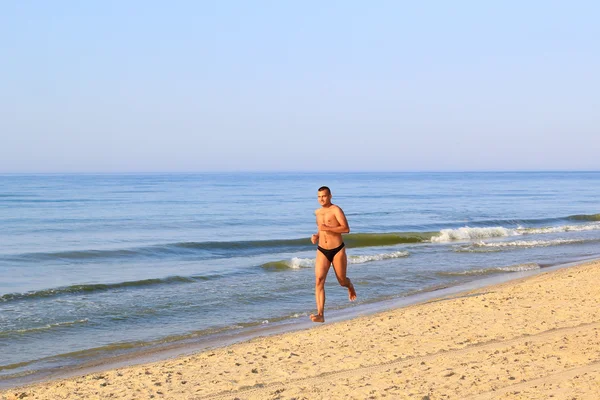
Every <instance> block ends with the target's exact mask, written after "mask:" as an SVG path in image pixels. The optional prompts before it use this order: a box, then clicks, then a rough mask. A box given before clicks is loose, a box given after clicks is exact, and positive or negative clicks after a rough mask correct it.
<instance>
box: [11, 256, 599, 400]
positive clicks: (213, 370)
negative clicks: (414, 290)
mask: <svg viewBox="0 0 600 400" xmlns="http://www.w3.org/2000/svg"><path fill="white" fill-rule="evenodd" d="M359 295H360V293H359ZM599 334H600V262H597V261H596V262H591V263H587V264H582V265H579V266H575V267H569V268H564V269H560V270H556V271H551V272H545V273H541V274H539V275H535V276H533V277H530V278H525V279H521V280H516V281H511V282H508V283H504V284H500V285H496V286H490V287H486V288H483V289H478V290H474V291H470V292H466V293H461V294H459V295H454V296H452V297H448V298H441V299H436V300H431V301H428V302H426V303H422V304H418V305H413V306H410V307H406V308H400V309H395V310H391V311H386V312H382V313H378V314H374V315H369V316H363V317H359V318H355V319H352V320H349V321H343V322H337V323H330V324H327V323H326V324H322V325H316V326H315V327H314V328H311V329H307V330H304V331H297V332H291V333H286V334H281V335H276V336H270V337H262V338H256V339H253V340H251V341H248V342H245V343H239V344H235V345H231V346H227V347H224V348H219V349H214V350H209V351H204V352H201V353H198V354H195V355H192V356H183V357H179V358H176V359H170V360H164V361H160V362H154V363H150V364H144V365H138V366H131V367H124V368H118V369H113V370H109V371H105V372H101V373H94V374H89V375H85V376H79V377H73V378H68V379H63V380H57V381H50V382H44V383H40V384H35V385H31V386H26V387H21V388H16V389H11V390H6V391H3V392H0V399H3V400H4V399H15V398H18V399H22V398H25V399H152V398H154V399H261V400H262V399H381V398H388V399H418V400H425V399H429V400H435V399H461V400H463V399H527V400H532V399H549V398H553V399H578V400H579V399H593V400H597V399H600V336H599Z"/></svg>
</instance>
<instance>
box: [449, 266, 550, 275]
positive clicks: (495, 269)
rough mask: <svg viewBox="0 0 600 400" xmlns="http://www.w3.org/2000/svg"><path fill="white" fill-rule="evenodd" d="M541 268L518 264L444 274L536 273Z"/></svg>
mask: <svg viewBox="0 0 600 400" xmlns="http://www.w3.org/2000/svg"><path fill="white" fill-rule="evenodd" d="M540 268H541V267H540V266H539V265H538V264H536V263H524V264H516V265H509V266H506V267H493V268H481V269H471V270H468V271H462V272H448V273H443V275H468V276H471V275H488V274H494V273H499V272H523V271H534V270H537V269H540Z"/></svg>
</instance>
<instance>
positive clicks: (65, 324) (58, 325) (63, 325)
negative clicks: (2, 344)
mask: <svg viewBox="0 0 600 400" xmlns="http://www.w3.org/2000/svg"><path fill="white" fill-rule="evenodd" d="M87 322H88V319H87V318H85V319H80V320H77V321H66V322H55V323H53V324H47V325H44V326H38V327H34V328H28V329H15V330H11V331H1V332H0V337H6V336H12V335H15V334H17V335H24V334H28V333H34V332H44V331H50V330H54V329H60V328H66V327H70V326H74V325H81V324H86V323H87Z"/></svg>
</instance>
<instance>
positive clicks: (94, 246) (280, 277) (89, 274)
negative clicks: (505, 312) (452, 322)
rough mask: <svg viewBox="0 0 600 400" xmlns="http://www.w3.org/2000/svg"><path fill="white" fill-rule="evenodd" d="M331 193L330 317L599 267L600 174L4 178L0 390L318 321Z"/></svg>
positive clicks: (0, 200)
mask: <svg viewBox="0 0 600 400" xmlns="http://www.w3.org/2000/svg"><path fill="white" fill-rule="evenodd" d="M322 185H328V186H330V187H331V189H332V193H333V200H332V201H333V203H335V204H338V205H339V206H341V207H342V208H343V210H344V211H345V213H346V216H347V218H348V221H349V224H350V228H351V233H350V234H348V235H345V237H344V239H345V242H346V244H347V246H348V250H347V251H348V255H349V267H348V274H349V276H350V277H351V278H352V280H353V282H354V284H355V286H356V289H357V292H358V300H357V301H356V302H354V303H350V302H348V299H347V291H346V290H345V289H344V288H341V287H339V286H338V285H337V282H336V279H335V277H334V276H333V272H332V271H331V272H330V276H329V279H328V282H327V286H326V290H327V304H326V315H327V313H328V312H344V310H351V309H358V310H360V307H364V306H366V305H367V304H369V305H372V304H374V303H378V302H383V301H387V300H389V299H394V298H402V297H406V296H411V295H413V294H415V293H419V292H423V291H427V290H432V289H435V288H439V287H447V286H452V285H458V284H461V283H464V282H467V281H470V280H475V279H479V278H481V277H484V276H492V275H508V274H513V275H514V276H518V275H519V273H521V272H522V271H532V270H539V269H541V268H544V267H547V266H551V265H557V264H562V263H568V262H573V261H578V260H583V259H590V258H600V246H599V244H600V214H599V213H600V207H599V204H598V199H599V198H600V173H599V172H540V173H531V172H506V173H492V172H490V173H335V174H331V173H330V174H312V173H311V174H300V173H297V174H292V173H285V174H284V173H280V174H268V173H239V174H225V173H222V174H141V175H140V174H138V175H133V174H131V175H130V174H111V175H0V383H1V382H2V381H3V380H4V381H5V382H6V381H9V380H11V379H14V378H15V377H22V376H27V375H29V374H36V373H39V372H40V371H52V370H56V369H57V368H62V367H65V366H73V365H78V364H81V363H84V362H86V361H89V360H92V359H97V358H102V357H108V356H111V355H115V354H122V353H127V352H130V351H136V350H139V349H143V348H153V347H156V348H159V347H160V346H163V345H166V344H173V343H180V342H185V341H199V340H202V339H203V338H205V337H212V338H215V337H216V338H218V337H220V336H221V335H223V336H225V335H228V334H231V333H232V332H243V331H244V330H251V329H255V328H256V327H259V326H264V325H266V324H267V325H268V324H282V323H285V324H290V325H293V324H295V323H297V321H301V320H305V319H307V315H308V314H310V313H311V312H314V311H315V304H314V292H313V290H314V286H313V285H314V276H313V269H312V267H313V263H314V258H315V246H314V245H312V244H311V243H310V240H309V237H310V235H311V234H312V233H314V232H315V231H316V227H315V216H314V210H315V209H316V208H318V207H319V204H318V203H317V198H316V195H317V188H318V187H320V186H322Z"/></svg>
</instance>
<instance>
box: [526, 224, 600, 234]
mask: <svg viewBox="0 0 600 400" xmlns="http://www.w3.org/2000/svg"><path fill="white" fill-rule="evenodd" d="M599 229H600V224H598V223H592V224H585V225H562V226H549V227H545V228H521V229H520V231H521V232H522V233H525V234H536V233H541V234H543V233H561V232H583V231H595V230H599Z"/></svg>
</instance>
